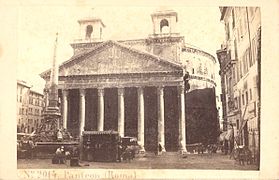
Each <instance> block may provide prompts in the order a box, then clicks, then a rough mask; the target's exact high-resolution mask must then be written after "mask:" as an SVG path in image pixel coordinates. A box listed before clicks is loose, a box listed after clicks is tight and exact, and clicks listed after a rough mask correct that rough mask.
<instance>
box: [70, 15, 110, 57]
mask: <svg viewBox="0 0 279 180" xmlns="http://www.w3.org/2000/svg"><path fill="white" fill-rule="evenodd" d="M78 23H79V35H78V36H79V37H78V39H74V41H73V43H71V46H72V48H73V50H74V54H76V53H78V52H80V51H83V50H86V49H90V48H92V47H94V46H96V45H97V44H99V43H101V42H102V41H103V34H104V28H105V27H106V26H105V24H104V23H103V21H102V19H100V18H98V17H92V16H91V17H85V18H82V19H80V20H78Z"/></svg>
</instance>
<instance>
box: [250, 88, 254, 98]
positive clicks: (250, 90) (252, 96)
mask: <svg viewBox="0 0 279 180" xmlns="http://www.w3.org/2000/svg"><path fill="white" fill-rule="evenodd" d="M252 98H253V96H252V89H250V100H252Z"/></svg>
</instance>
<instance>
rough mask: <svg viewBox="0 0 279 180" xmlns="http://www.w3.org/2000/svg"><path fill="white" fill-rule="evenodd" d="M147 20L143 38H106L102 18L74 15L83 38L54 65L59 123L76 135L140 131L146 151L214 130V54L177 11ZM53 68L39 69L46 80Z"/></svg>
mask: <svg viewBox="0 0 279 180" xmlns="http://www.w3.org/2000/svg"><path fill="white" fill-rule="evenodd" d="M151 20H152V23H153V32H151V34H150V35H147V38H146V39H133V40H119V41H112V40H108V41H104V40H103V38H102V36H103V34H102V32H103V29H104V28H105V24H104V23H103V21H102V20H101V19H100V18H93V17H92V18H84V19H81V20H79V21H78V23H79V25H80V39H77V40H75V41H74V43H72V44H71V46H72V48H73V51H74V54H73V56H72V57H71V58H70V59H69V60H67V61H65V62H63V63H62V64H61V65H60V66H59V73H58V74H59V81H58V89H59V93H58V94H59V97H60V99H61V105H60V108H61V112H62V114H63V122H62V123H63V127H64V128H66V129H68V130H69V131H70V132H71V133H72V134H73V135H76V136H79V135H81V134H82V131H84V130H95V131H104V130H115V131H118V132H119V133H120V135H121V136H133V137H137V138H138V142H139V144H140V145H141V146H142V147H143V148H144V149H145V150H147V151H153V150H155V149H156V147H157V145H158V144H161V145H162V146H163V150H166V151H178V150H179V151H185V150H186V139H187V144H188V143H196V142H199V141H207V140H208V137H209V135H207V134H204V133H202V132H210V133H211V134H212V132H211V131H212V129H215V130H216V127H217V125H218V120H217V110H216V103H215V90H214V89H215V86H216V83H215V74H214V72H215V70H214V67H215V65H216V60H215V58H214V57H213V56H212V55H210V54H209V53H207V52H204V51H202V50H200V49H198V48H194V47H193V46H189V45H187V44H186V43H185V42H184V37H183V36H181V35H180V33H179V32H178V30H177V24H178V14H177V13H176V12H175V11H172V10H168V11H157V12H154V13H153V14H151ZM186 72H188V73H189V74H190V80H189V82H190V89H189V90H188V91H187V93H186V91H185V87H184V78H183V77H184V76H185V74H186ZM50 74H51V70H47V71H45V72H43V73H41V77H42V78H43V79H45V81H46V87H48V84H49V81H50ZM196 122H197V123H196ZM62 123H61V124H62ZM213 133H214V132H213Z"/></svg>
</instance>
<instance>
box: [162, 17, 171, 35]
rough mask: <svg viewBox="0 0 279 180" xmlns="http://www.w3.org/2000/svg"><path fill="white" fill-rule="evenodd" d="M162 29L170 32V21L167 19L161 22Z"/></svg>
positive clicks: (163, 31)
mask: <svg viewBox="0 0 279 180" xmlns="http://www.w3.org/2000/svg"><path fill="white" fill-rule="evenodd" d="M160 31H161V33H169V22H168V21H167V20H166V19H163V20H162V21H161V22H160Z"/></svg>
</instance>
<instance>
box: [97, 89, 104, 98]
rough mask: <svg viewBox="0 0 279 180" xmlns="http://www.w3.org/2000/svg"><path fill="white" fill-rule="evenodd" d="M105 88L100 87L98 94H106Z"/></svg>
mask: <svg viewBox="0 0 279 180" xmlns="http://www.w3.org/2000/svg"><path fill="white" fill-rule="evenodd" d="M104 92H105V90H104V88H98V96H104Z"/></svg>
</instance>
